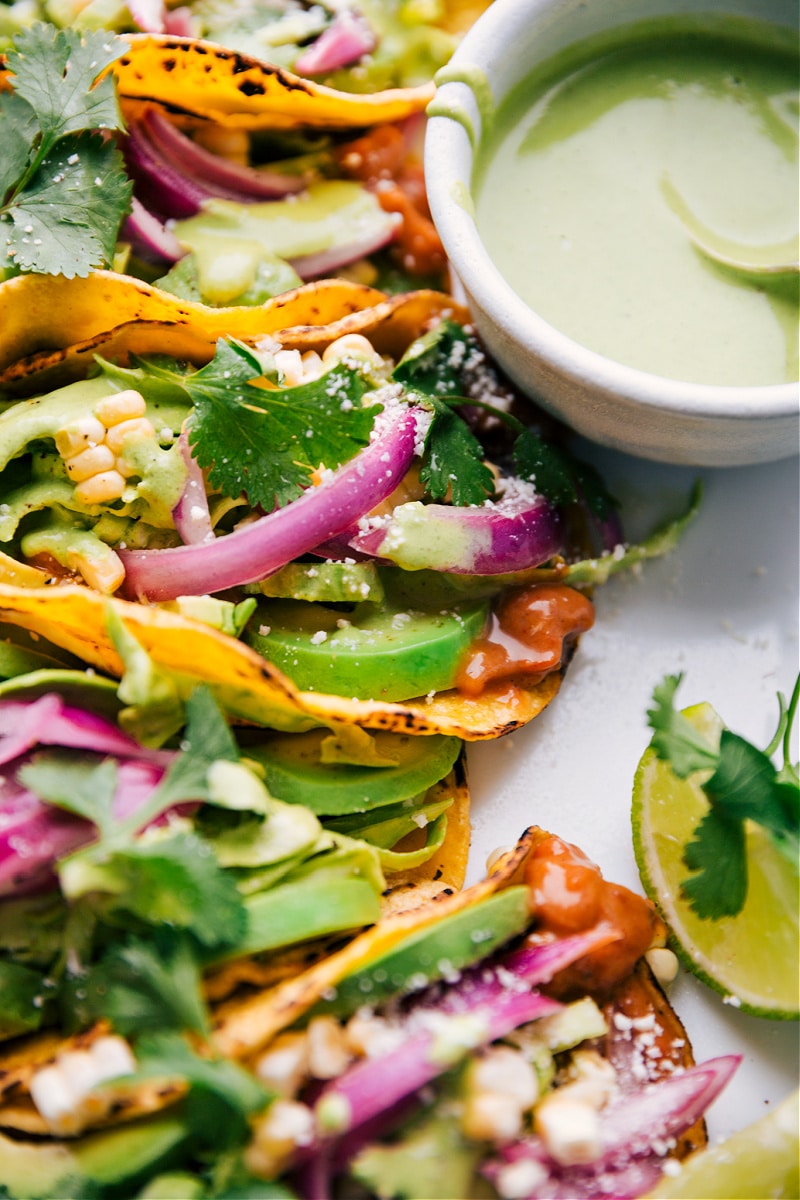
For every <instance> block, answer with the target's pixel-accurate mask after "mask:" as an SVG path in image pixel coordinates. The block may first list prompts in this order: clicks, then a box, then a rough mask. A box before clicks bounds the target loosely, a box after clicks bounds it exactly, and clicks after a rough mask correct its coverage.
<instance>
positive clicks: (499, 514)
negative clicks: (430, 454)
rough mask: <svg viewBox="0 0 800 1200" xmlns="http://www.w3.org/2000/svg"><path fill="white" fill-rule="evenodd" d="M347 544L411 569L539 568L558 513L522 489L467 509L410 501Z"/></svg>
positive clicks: (553, 541)
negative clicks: (494, 500)
mask: <svg viewBox="0 0 800 1200" xmlns="http://www.w3.org/2000/svg"><path fill="white" fill-rule="evenodd" d="M350 545H351V546H352V548H353V549H354V550H360V551H362V552H366V553H369V554H373V555H375V557H377V558H383V559H388V560H389V561H390V562H393V563H396V564H397V566H400V567H404V568H405V569H406V570H409V571H416V570H420V569H421V568H429V569H431V570H434V571H452V572H453V573H454V574H457V575H497V574H503V573H505V572H508V571H524V570H526V569H527V568H528V567H537V566H539V565H540V564H541V563H543V562H547V560H548V559H549V558H552V557H553V555H554V554H557V553H558V552H559V550H561V549H562V547H563V528H562V518H561V516H560V514H559V512H558V510H557V509H556V508H554V507H553V505H552V504H550V502H549V501H548V500H546V499H545V498H544V497H543V496H539V495H535V494H526V493H525V492H524V491H523V492H522V493H521V494H520V493H516V492H515V493H514V494H513V495H509V496H505V497H503V498H502V499H501V500H499V501H498V502H496V503H491V502H487V503H486V504H484V505H480V506H477V505H476V506H474V507H469V508H465V507H456V506H450V505H446V504H422V503H421V502H420V501H418V500H413V501H411V502H410V503H408V504H400V505H398V506H397V508H395V510H394V512H393V513H392V514H391V515H390V516H388V517H383V518H378V519H377V520H376V521H375V524H374V527H373V528H369V527H367V528H366V529H365V531H364V532H362V533H359V534H358V535H357V536H356V537H354V538H353V539H352V540H351V542H350Z"/></svg>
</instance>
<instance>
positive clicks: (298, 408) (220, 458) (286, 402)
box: [136, 339, 381, 512]
mask: <svg viewBox="0 0 800 1200" xmlns="http://www.w3.org/2000/svg"><path fill="white" fill-rule="evenodd" d="M136 367H137V371H139V372H140V373H141V375H142V381H143V384H144V386H145V387H147V386H148V384H156V385H157V386H159V387H163V386H164V385H165V384H166V385H169V384H171V385H172V386H173V387H175V388H178V389H180V390H181V391H182V392H183V393H184V394H185V395H188V397H189V399H190V400H191V401H192V403H193V405H194V412H193V415H192V420H191V425H190V428H189V442H190V444H191V447H192V453H193V454H194V456H195V458H196V459H197V461H198V463H199V464H200V466H201V467H203V468H205V469H206V470H207V472H208V480H209V483H210V485H211V487H212V488H215V489H217V490H218V491H220V492H222V493H223V495H226V496H234V497H235V496H239V495H241V494H242V493H244V494H245V495H246V496H247V499H248V501H249V503H250V504H251V505H253V506H257V505H261V506H262V507H264V508H265V509H266V510H267V511H268V512H269V511H272V509H273V508H274V507H275V506H276V505H278V506H280V505H284V504H288V503H289V502H290V501H291V500H295V499H296V498H297V497H298V496H299V495H300V493H301V492H302V491H303V489H304V488H305V487H307V486H308V484H309V481H310V476H311V473H312V472H313V471H314V470H315V469H317V468H318V467H319V465H320V464H321V463H324V464H325V465H326V466H328V467H337V466H339V465H340V464H341V463H344V462H347V461H348V460H349V459H351V458H352V457H353V456H354V455H355V454H357V453H358V451H359V450H361V449H362V448H363V447H364V446H366V444H367V443H368V441H369V436H370V433H371V432H372V426H373V423H374V420H375V417H376V416H377V414H378V413H379V412H380V411H381V405H380V404H378V403H374V404H370V405H367V406H366V407H364V406H363V405H362V399H363V397H364V396H365V394H366V393H367V392H368V391H369V390H370V389H371V387H372V385H371V383H370V381H369V380H368V378H367V377H366V376H365V374H364V373H363V372H362V371H361V370H360V369H359V368H358V367H356V366H351V365H349V364H348V365H345V364H344V363H339V364H337V365H335V366H333V367H332V368H331V369H330V370H328V371H326V372H325V373H324V374H323V375H321V376H320V377H319V378H318V379H314V380H312V381H310V382H308V383H302V384H299V385H298V386H297V387H289V388H276V389H274V390H272V389H270V390H268V389H266V388H263V387H258V386H256V384H255V383H254V380H257V379H259V378H263V377H264V374H265V368H264V365H263V364H262V363H261V362H260V360H259V359H258V357H257V356H256V355H255V354H254V353H253V352H252V351H251V350H249V349H248V347H247V346H245V345H243V344H242V343H241V342H237V341H235V340H233V339H230V340H224V339H220V341H218V342H217V347H216V353H215V355H214V358H213V359H212V360H211V362H210V363H208V364H207V365H206V366H204V367H201V369H200V370H199V371H191V372H181V371H180V370H176V369H174V368H170V367H168V366H167V365H166V364H164V363H163V362H161V361H158V360H150V359H137V361H136Z"/></svg>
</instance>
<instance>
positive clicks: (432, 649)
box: [244, 600, 489, 701]
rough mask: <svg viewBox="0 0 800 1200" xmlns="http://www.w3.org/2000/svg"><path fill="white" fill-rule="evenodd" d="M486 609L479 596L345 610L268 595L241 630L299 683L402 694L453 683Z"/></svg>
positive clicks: (359, 694) (352, 692)
mask: <svg viewBox="0 0 800 1200" xmlns="http://www.w3.org/2000/svg"><path fill="white" fill-rule="evenodd" d="M488 612H489V608H488V604H487V603H486V602H484V601H473V602H470V603H467V604H461V605H458V606H457V607H453V608H450V609H446V610H444V611H442V610H439V611H436V612H423V611H420V610H413V609H412V610H410V611H409V610H405V609H396V608H388V607H384V606H379V605H376V604H371V603H369V602H367V603H364V604H357V605H356V606H355V607H354V608H353V609H352V610H351V611H349V612H348V611H342V610H341V609H336V608H332V607H328V606H326V605H324V604H309V603H306V602H305V601H299V600H298V601H292V600H271V601H263V602H262V603H260V604H259V606H258V609H257V610H256V612H255V613H254V615H253V617H252V618H251V621H250V624H249V626H248V628H247V630H246V631H245V634H244V638H245V641H247V642H249V644H250V645H251V646H253V648H254V649H256V650H257V651H258V652H259V654H262V655H263V656H264V658H266V659H269V661H270V662H272V663H274V664H275V666H276V667H278V668H279V669H280V670H281V671H283V672H284V674H286V675H288V676H289V678H290V679H291V680H292V681H293V682H294V683H295V684H296V685H297V687H299V688H300V689H301V691H309V692H328V693H333V694H334V695H338V696H353V697H355V698H357V699H359V700H387V701H395V700H408V699H410V698H411V697H413V696H424V695H426V694H427V693H429V692H439V691H444V690H446V689H447V688H451V687H453V686H454V684H455V681H456V676H457V673H458V668H459V665H460V662H461V660H462V658H463V656H464V654H465V653H466V651H467V650H468V649H469V647H470V645H471V644H472V642H473V641H474V640H475V639H476V638H478V637H480V635H481V633H482V632H483V630H484V628H485V626H486V622H487V619H488Z"/></svg>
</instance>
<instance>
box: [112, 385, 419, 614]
mask: <svg viewBox="0 0 800 1200" xmlns="http://www.w3.org/2000/svg"><path fill="white" fill-rule="evenodd" d="M416 423H417V410H415V409H413V408H402V409H400V410H399V411H398V410H397V409H394V410H391V409H387V410H386V411H384V412H382V413H381V414H380V415H379V416H378V417H377V419H376V421H375V428H374V431H373V437H372V441H371V442H370V444H369V445H368V446H367V447H366V449H364V450H362V451H361V452H360V453H359V454H358V455H356V457H355V458H354V459H351V461H350V462H348V463H346V464H345V465H344V466H342V467H339V469H338V470H337V471H334V472H332V473H331V476H330V478H327V479H325V480H323V482H322V483H321V484H320V485H319V487H309V488H307V489H306V491H305V492H304V493H303V494H302V496H300V497H299V498H298V499H297V500H293V501H292V503H291V504H287V505H286V506H285V507H284V508H279V509H276V510H275V511H274V512H272V513H269V514H268V515H267V516H265V517H259V518H258V519H257V520H255V521H252V522H250V523H249V524H247V525H242V526H240V527H239V528H238V529H236V530H234V532H233V533H229V534H226V535H224V536H222V537H218V538H216V539H215V540H214V541H213V542H211V543H203V544H202V545H196V546H177V547H175V548H173V549H167V550H121V551H120V558H121V559H122V560H123V563H124V565H125V571H126V579H125V584H124V588H125V591H126V593H127V594H128V595H130V596H133V597H135V598H138V599H148V600H174V599H175V597H176V596H192V595H194V596H197V595H205V594H206V593H207V592H219V591H222V590H224V589H226V588H231V587H238V586H239V585H240V584H244V583H255V582H257V581H258V580H259V579H264V578H265V577H266V576H267V575H271V574H272V572H273V571H277V570H278V569H279V568H280V567H283V566H285V565H286V563H288V562H291V561H292V559H294V558H297V557H298V556H299V555H300V554H305V553H307V552H308V551H310V550H313V549H314V547H315V546H317V545H319V544H320V543H321V542H325V541H327V540H328V539H329V538H335V537H337V536H338V534H339V533H340V532H341V531H342V530H343V529H347V528H348V526H350V525H351V524H352V523H353V521H355V520H357V519H358V517H359V516H361V515H362V514H363V513H364V512H368V511H369V509H371V508H374V507H375V505H376V504H380V503H381V501H382V500H385V499H386V497H387V496H388V495H390V493H391V492H392V491H393V490H394V488H395V487H396V486H397V482H398V480H400V479H402V477H403V475H405V473H406V471H407V470H408V468H409V466H410V464H411V460H412V459H413V457H414V447H415V442H416V428H417V424H416Z"/></svg>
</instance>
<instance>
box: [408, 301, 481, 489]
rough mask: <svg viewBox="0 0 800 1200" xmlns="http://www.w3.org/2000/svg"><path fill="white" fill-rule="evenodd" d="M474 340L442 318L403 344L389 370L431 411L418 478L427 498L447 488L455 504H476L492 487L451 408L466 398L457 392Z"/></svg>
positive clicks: (474, 442) (471, 438)
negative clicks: (421, 335)
mask: <svg viewBox="0 0 800 1200" xmlns="http://www.w3.org/2000/svg"><path fill="white" fill-rule="evenodd" d="M474 344H475V340H474V338H473V337H472V335H471V334H470V333H468V331H467V330H465V329H464V328H463V326H461V325H458V324H457V323H456V322H455V321H442V322H441V323H440V324H439V325H437V326H436V328H435V329H433V330H431V331H430V332H429V333H427V334H425V336H424V337H421V338H418V339H417V340H416V341H415V342H414V343H413V344H412V345H411V346H410V347H409V348H408V350H407V351H406V353H405V354H404V355H403V357H402V358H401V360H400V362H399V363H398V364H397V366H396V367H395V369H394V371H393V372H392V378H393V379H394V380H396V381H397V382H398V383H402V384H403V385H404V387H405V388H406V390H407V396H406V399H407V400H409V401H410V402H412V403H414V404H419V405H420V406H421V407H422V408H425V409H427V410H428V411H429V412H431V413H432V414H433V420H432V421H431V425H430V429H429V430H428V435H427V437H426V439H425V446H424V450H423V455H422V458H423V465H422V469H421V471H420V479H421V481H422V483H423V484H424V485H425V487H426V489H427V491H428V493H429V494H430V496H431V498H432V499H433V500H443V499H444V497H445V496H446V495H447V494H448V491H450V494H451V496H452V501H453V504H458V505H465V504H482V503H483V501H484V500H485V499H486V498H487V496H489V495H491V493H492V492H493V490H494V477H493V475H492V472H491V470H490V469H489V467H487V466H486V464H485V463H484V461H483V448H482V446H481V444H480V442H479V441H478V439H477V437H476V436H475V434H474V433H473V432H472V430H471V429H470V427H469V425H467V423H466V422H465V421H464V420H463V419H462V418H461V417H460V416H459V415H458V414H457V413H456V412H455V411H454V408H453V405H454V404H455V405H463V404H468V403H469V401H468V400H467V399H465V398H464V397H463V396H462V395H461V392H462V390H463V388H462V370H463V368H464V365H465V363H466V362H467V361H468V359H469V354H470V351H471V349H472V347H473V346H474ZM445 397H448V399H447V400H445Z"/></svg>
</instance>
